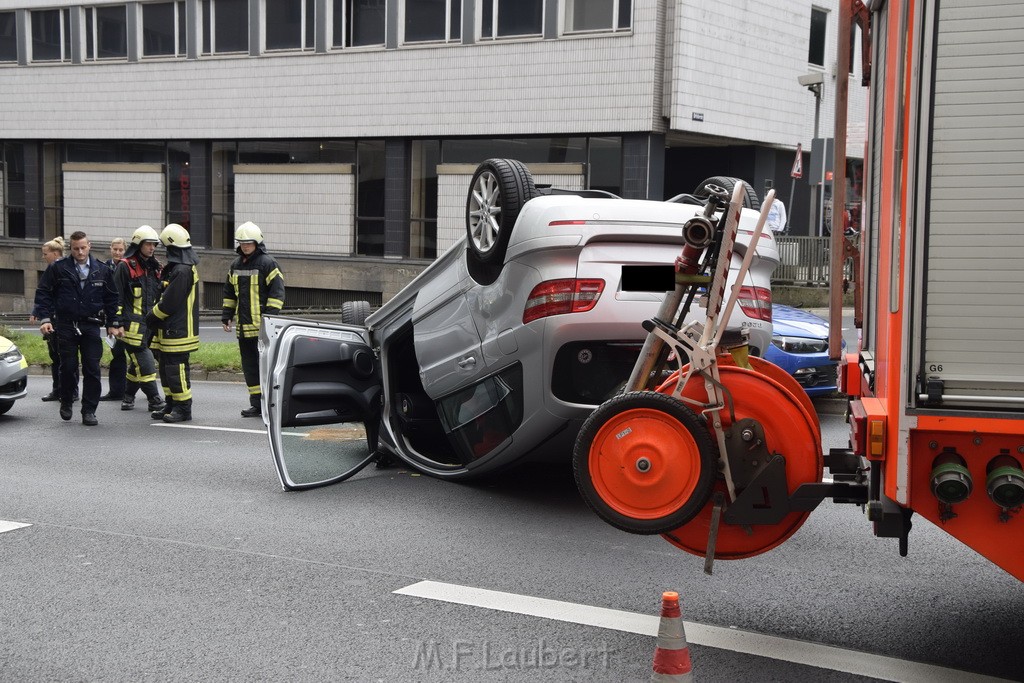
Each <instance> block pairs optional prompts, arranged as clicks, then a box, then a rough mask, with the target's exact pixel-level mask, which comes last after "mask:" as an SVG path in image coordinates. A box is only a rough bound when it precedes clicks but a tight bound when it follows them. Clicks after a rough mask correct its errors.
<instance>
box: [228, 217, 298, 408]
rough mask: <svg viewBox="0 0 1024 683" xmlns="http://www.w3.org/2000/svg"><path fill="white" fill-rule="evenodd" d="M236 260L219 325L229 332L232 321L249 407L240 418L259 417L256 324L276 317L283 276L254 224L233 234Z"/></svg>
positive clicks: (243, 226) (258, 358)
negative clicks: (247, 391) (266, 317)
mask: <svg viewBox="0 0 1024 683" xmlns="http://www.w3.org/2000/svg"><path fill="white" fill-rule="evenodd" d="M235 241H236V242H238V248H237V249H236V251H237V252H238V258H236V259H235V261H234V263H232V264H231V269H230V270H229V271H228V278H227V282H225V283H224V310H223V311H222V313H221V316H220V317H221V323H223V325H224V331H225V332H230V331H231V320H232V319H233V318H236V317H237V320H236V321H235V331H236V334H237V335H238V349H239V351H240V353H241V356H242V372H243V374H244V375H245V383H246V385H247V386H248V389H249V407H248V408H246V409H245V410H243V411H242V417H259V415H260V399H261V398H262V395H261V393H260V353H259V348H258V346H257V345H258V343H259V334H260V321H261V320H262V318H263V316H264V315H266V314H268V313H269V314H275V313H280V312H281V308H282V307H283V306H284V275H282V274H281V269H280V268H279V267H278V265H277V261H275V260H274V258H273V257H272V256H270V254H268V253H267V248H266V245H265V244H264V243H263V232H262V231H261V230H260V228H259V226H258V225H256V224H255V223H251V222H246V223H243V224H242V225H239V226H238V228H237V229H236V230H235Z"/></svg>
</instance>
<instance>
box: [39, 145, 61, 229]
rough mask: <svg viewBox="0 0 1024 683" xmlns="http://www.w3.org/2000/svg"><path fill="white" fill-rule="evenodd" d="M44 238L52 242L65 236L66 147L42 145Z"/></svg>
mask: <svg viewBox="0 0 1024 683" xmlns="http://www.w3.org/2000/svg"><path fill="white" fill-rule="evenodd" d="M42 150H43V158H42V176H43V236H44V237H45V238H46V239H48V240H50V239H53V238H54V237H56V236H57V235H63V234H64V172H63V168H64V160H65V159H64V155H65V153H66V152H65V148H64V145H62V144H59V143H56V142H46V143H43V145H42Z"/></svg>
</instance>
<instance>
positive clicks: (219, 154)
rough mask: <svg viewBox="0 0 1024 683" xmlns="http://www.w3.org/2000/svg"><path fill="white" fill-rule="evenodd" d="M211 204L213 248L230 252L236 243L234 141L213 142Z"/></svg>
mask: <svg viewBox="0 0 1024 683" xmlns="http://www.w3.org/2000/svg"><path fill="white" fill-rule="evenodd" d="M210 161H211V164H210V166H211V168H210V184H211V188H210V204H211V220H212V223H211V228H212V236H211V240H210V246H211V247H213V248H214V249H231V248H233V247H234V244H235V228H234V222H235V164H236V163H238V150H237V145H236V144H235V143H234V142H214V143H213V145H212V151H211V155H210Z"/></svg>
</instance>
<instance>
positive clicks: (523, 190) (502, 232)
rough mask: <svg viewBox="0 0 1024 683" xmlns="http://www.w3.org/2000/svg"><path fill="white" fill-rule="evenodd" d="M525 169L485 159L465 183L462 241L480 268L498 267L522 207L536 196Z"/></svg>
mask: <svg viewBox="0 0 1024 683" xmlns="http://www.w3.org/2000/svg"><path fill="white" fill-rule="evenodd" d="M538 194H539V193H538V192H537V187H536V186H535V185H534V184H533V176H532V175H531V174H530V171H529V169H527V168H526V166H525V165H524V164H523V163H522V162H519V161H516V160H515V159H488V160H487V161H485V162H483V163H482V164H480V165H479V166H478V167H477V169H476V173H474V174H473V179H472V180H471V181H470V183H469V195H468V197H467V198H466V237H467V241H468V243H469V253H470V254H471V255H472V257H473V258H474V259H475V260H476V261H477V262H478V263H480V264H483V265H493V264H500V263H502V262H503V261H504V260H505V250H506V249H507V248H508V241H509V238H510V237H511V235H512V227H513V226H514V225H515V224H516V219H517V218H519V212H520V211H521V210H522V208H523V205H524V204H526V202H528V201H530V200H531V199H533V198H534V197H536V196H538Z"/></svg>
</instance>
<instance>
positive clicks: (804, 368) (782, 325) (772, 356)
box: [764, 304, 846, 396]
mask: <svg viewBox="0 0 1024 683" xmlns="http://www.w3.org/2000/svg"><path fill="white" fill-rule="evenodd" d="M772 327H773V330H772V343H771V345H770V346H769V347H768V351H767V352H766V353H765V354H764V358H765V360H768V361H770V362H772V363H774V364H775V365H778V366H779V367H780V368H782V369H783V370H785V371H786V372H788V373H789V374H791V375H793V377H794V378H796V381H797V382H799V383H800V386H802V387H803V388H804V391H806V392H807V394H808V396H821V395H823V394H830V393H832V392H834V391H837V390H838V386H837V382H838V377H837V365H838V364H837V363H836V362H835V361H832V360H829V358H828V321H826V320H825V319H824V318H821V317H820V316H817V315H814V314H813V313H810V312H808V311H804V310H801V309H799V308H793V307H792V306H786V305H784V304H773V305H772ZM845 347H846V342H843V348H844V349H845Z"/></svg>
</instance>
